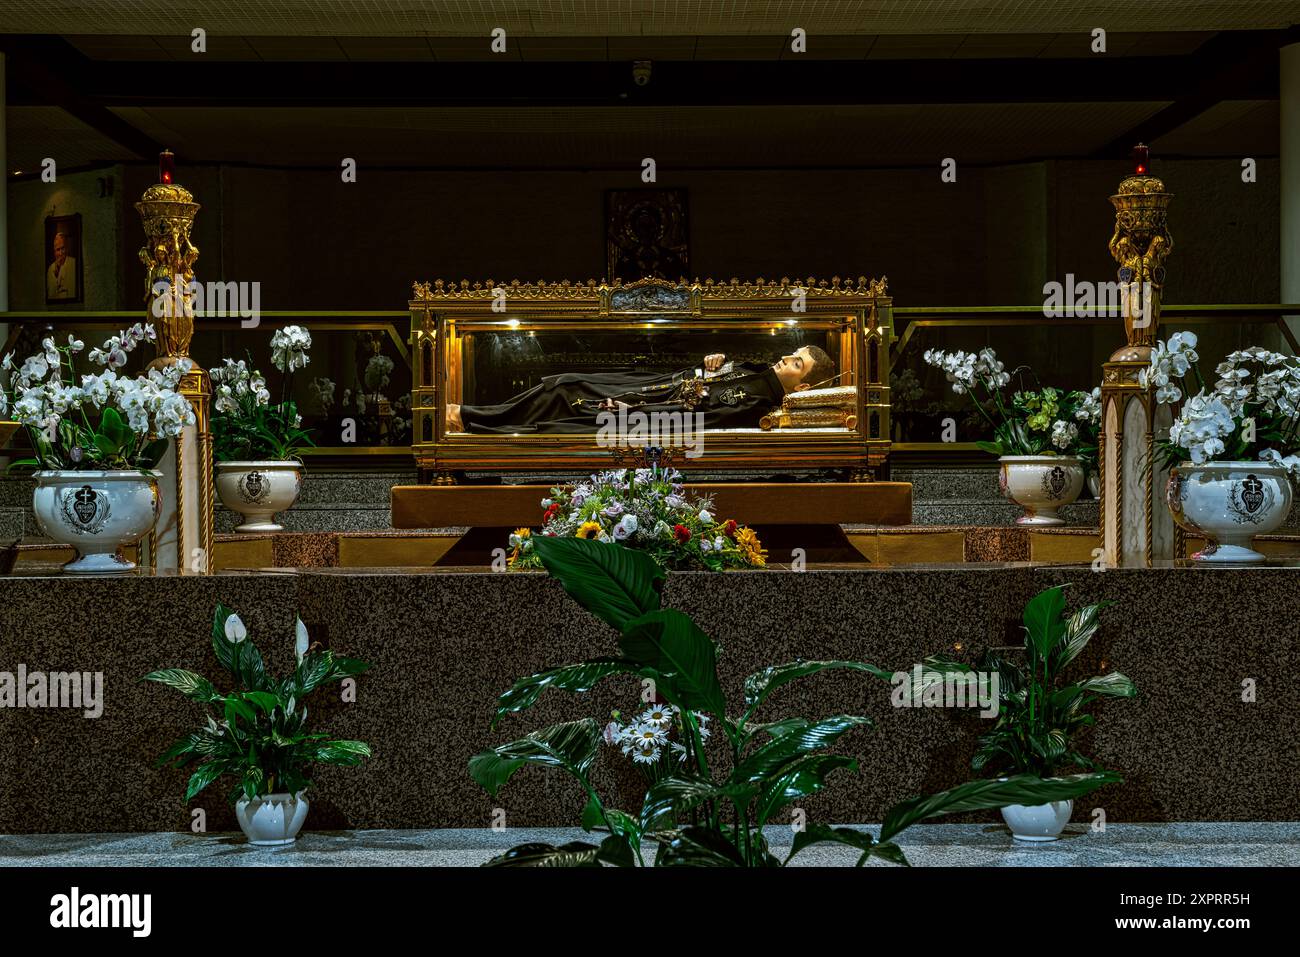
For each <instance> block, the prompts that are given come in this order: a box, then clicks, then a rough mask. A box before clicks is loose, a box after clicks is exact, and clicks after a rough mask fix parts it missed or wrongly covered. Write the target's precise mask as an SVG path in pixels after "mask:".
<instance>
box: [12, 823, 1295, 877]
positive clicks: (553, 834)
mask: <svg viewBox="0 0 1300 957" xmlns="http://www.w3.org/2000/svg"><path fill="white" fill-rule="evenodd" d="M308 823H309V825H310V821H309V822H308ZM866 830H869V831H871V832H872V833H878V831H879V829H878V828H876V827H868V828H866ZM764 834H765V836H766V837H767V839H768V843H769V844H770V845H771V848H772V852H773V853H774V854H776V855H777V856H778V857H779V858H781V859H782V860H784V859H785V857H786V856H787V855H788V854H789V852H790V841H791V838H792V832H791V830H790V828H788V827H782V826H769V827H768V828H766V829H765V831H764ZM598 839H599V835H592V834H586V833H584V832H583V831H581V830H580V829H578V828H509V829H506V830H503V831H493V830H491V829H488V828H449V829H442V830H374V831H334V832H315V831H304V833H303V834H302V835H301V836H300V837H299V838H298V841H297V843H296V844H294V845H292V846H290V847H277V848H262V847H252V846H250V845H249V844H247V843H246V842H245V841H244V838H243V835H242V834H239V833H224V834H189V833H184V834H176V833H153V834H40V835H0V867H70V866H76V867H313V866H315V867H339V866H347V865H358V866H372V867H374V866H378V867H477V866H479V865H481V864H482V863H483V862H485V861H487V860H489V859H490V858H492V857H493V856H494V855H496V854H500V853H501V852H502V851H504V850H507V849H508V848H511V847H514V846H515V845H518V844H524V843H529V842H542V843H548V844H564V843H567V842H569V841H584V842H586V843H598ZM898 843H899V844H901V845H902V847H903V851H904V853H906V854H907V859H908V860H909V861H910V862H911V864H912V866H914V867H954V866H976V867H1067V866H1068V867H1242V866H1253V867H1261V866H1262V867H1296V866H1300V824H1294V823H1277V824H1111V825H1110V826H1109V827H1107V828H1106V830H1105V831H1104V832H1100V833H1098V832H1093V831H1090V830H1089V828H1088V827H1087V825H1085V824H1071V825H1069V827H1068V828H1067V829H1066V832H1065V833H1064V834H1063V835H1062V836H1061V839H1060V840H1058V841H1056V842H1054V843H1051V844H1020V843H1017V842H1015V841H1013V840H1012V838H1011V835H1010V833H1009V832H1008V831H1007V829H1006V828H1005V827H1003V826H1002V825H1000V824H992V823H988V824H918V825H915V826H914V827H911V828H909V829H908V830H907V831H906V832H905V833H904V834H903V835H902V837H901V838H900V839H899V842H898ZM644 856H645V859H646V860H647V862H648V861H650V860H652V859H653V856H652V852H651V851H650V850H645V851H644ZM857 858H858V854H857V852H856V851H854V850H852V849H850V848H846V847H841V846H837V845H833V844H824V845H815V846H813V847H810V848H808V849H806V850H804V851H801V852H800V854H799V856H798V857H796V858H795V859H794V861H793V862H792V865H793V866H803V867H851V866H853V865H854V864H855V863H856V862H857ZM871 863H872V865H873V866H879V867H892V866H894V865H892V864H888V863H885V862H882V861H879V860H873V861H872V862H871Z"/></svg>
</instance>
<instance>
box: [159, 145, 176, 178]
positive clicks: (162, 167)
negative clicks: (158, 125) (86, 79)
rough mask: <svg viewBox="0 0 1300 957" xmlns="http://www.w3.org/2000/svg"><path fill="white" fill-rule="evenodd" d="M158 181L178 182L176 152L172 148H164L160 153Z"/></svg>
mask: <svg viewBox="0 0 1300 957" xmlns="http://www.w3.org/2000/svg"><path fill="white" fill-rule="evenodd" d="M158 182H160V183H174V182H176V154H175V153H173V152H172V151H171V150H163V151H162V152H161V153H159V154H158Z"/></svg>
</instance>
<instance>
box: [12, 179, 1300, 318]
mask: <svg viewBox="0 0 1300 957" xmlns="http://www.w3.org/2000/svg"><path fill="white" fill-rule="evenodd" d="M521 159H524V158H521ZM1126 172H1127V166H1126V164H1125V163H1123V162H1114V161H1048V162H1041V163H1026V164H1019V165H1011V166H1000V167H984V168H979V167H959V169H958V178H957V182H955V183H943V182H941V181H940V177H939V171H938V169H937V167H936V168H935V169H897V170H745V171H736V170H707V169H692V170H684V171H680V172H678V171H673V170H670V169H661V170H660V172H659V182H658V184H657V185H658V186H661V187H684V188H686V189H687V190H688V191H689V194H690V242H691V262H692V272H693V273H694V274H695V275H696V276H699V277H701V278H703V277H712V278H714V279H726V278H731V277H732V276H738V277H741V278H751V279H752V278H755V277H758V276H762V277H764V278H780V277H781V276H791V277H792V278H793V277H796V276H798V277H807V276H809V275H815V276H817V277H819V278H823V277H830V276H833V275H840V276H857V275H859V274H866V275H873V276H879V275H882V274H883V275H887V276H888V277H889V280H890V289H891V291H892V292H893V293H894V295H895V298H896V302H897V303H898V304H899V305H1006V304H1034V303H1038V302H1041V301H1042V285H1043V283H1044V282H1046V281H1048V280H1050V279H1058V280H1063V279H1064V276H1065V274H1066V273H1067V272H1073V273H1074V274H1075V275H1076V276H1077V277H1079V278H1088V279H1093V280H1110V279H1112V278H1113V277H1114V264H1113V263H1112V261H1111V260H1110V257H1109V254H1108V253H1107V251H1106V243H1107V240H1108V239H1109V238H1110V232H1111V228H1112V225H1113V222H1114V216H1113V210H1112V208H1111V206H1110V203H1109V202H1108V201H1107V197H1108V196H1109V195H1110V194H1111V193H1112V192H1114V189H1115V187H1116V184H1117V183H1118V182H1119V180H1120V179H1121V178H1122V177H1123V176H1124V175H1125V174H1126ZM1155 172H1156V173H1157V174H1158V175H1161V176H1163V177H1164V178H1165V180H1166V182H1167V184H1168V186H1169V188H1170V189H1171V190H1172V191H1173V192H1174V193H1175V194H1176V197H1175V199H1174V204H1173V206H1172V208H1171V212H1170V222H1171V228H1172V231H1173V235H1174V242H1175V251H1174V254H1173V256H1172V257H1171V259H1170V262H1169V271H1170V280H1169V286H1168V291H1167V298H1168V299H1169V300H1170V301H1173V302H1180V303H1194V302H1195V303H1217V302H1274V301H1276V300H1277V297H1278V289H1279V284H1278V260H1277V249H1278V185H1277V173H1278V164H1277V161H1276V160H1269V159H1265V160H1261V161H1260V164H1259V181H1258V182H1257V183H1254V184H1243V183H1242V182H1241V178H1240V167H1239V165H1238V161H1237V160H1235V159H1223V160H1219V159H1215V160H1171V161H1166V162H1162V163H1157V164H1156V166H1155ZM105 175H111V176H113V177H114V179H115V191H114V195H113V197H111V198H107V199H101V198H99V197H98V196H97V192H96V180H97V179H98V178H99V177H102V176H105ZM153 180H154V171H153V168H152V167H148V166H145V165H136V166H116V167H111V168H109V169H107V170H98V171H93V172H87V173H78V174H66V175H61V176H60V181H59V183H58V184H57V185H56V184H45V183H41V182H39V181H31V180H28V181H22V182H16V183H11V184H10V185H9V201H10V207H9V209H10V238H9V242H10V289H11V308H12V309H15V310H31V309H34V310H40V309H44V308H45V306H44V302H43V297H42V287H41V284H40V276H41V274H42V271H43V258H42V252H41V250H42V243H43V221H44V217H45V215H48V214H49V210H50V208H52V205H53V206H57V211H58V213H59V214H64V213H67V212H78V211H80V212H82V213H83V220H84V224H85V249H84V250H83V257H84V259H85V262H86V269H87V273H86V277H87V280H86V281H87V303H86V306H85V308H90V309H96V308H98V309H106V308H121V309H130V308H135V307H136V306H139V305H140V303H141V296H142V293H143V287H142V286H141V283H142V282H143V271H142V270H143V267H141V266H140V265H139V263H138V261H137V259H136V252H137V250H138V248H139V240H140V239H141V234H140V231H139V227H138V217H137V215H136V213H135V210H134V208H133V205H132V204H133V203H134V202H135V200H136V199H137V198H138V197H139V195H140V193H141V192H143V190H144V189H145V187H146V186H147V185H149V183H151V182H153ZM179 180H180V182H182V183H183V184H184V185H186V186H187V187H188V188H189V189H191V191H192V192H193V193H194V194H195V199H196V200H197V201H198V202H200V203H201V204H202V205H203V210H202V212H200V214H199V217H198V225H197V229H196V231H195V235H194V241H195V243H196V244H197V245H198V246H199V248H200V250H201V251H202V253H201V255H200V258H199V262H198V275H199V278H200V279H204V280H208V279H213V280H215V279H223V280H236V281H249V282H251V281H258V282H260V283H261V284H262V303H261V305H262V308H263V309H400V308H402V306H403V305H404V303H405V301H406V299H407V297H408V296H409V294H410V285H411V282H412V281H413V280H416V279H419V280H425V279H433V278H444V279H457V280H459V279H462V278H465V279H471V280H485V279H488V278H491V279H494V280H498V281H509V280H511V279H516V278H517V279H521V280H536V279H547V280H559V279H571V280H574V281H578V280H585V279H589V278H599V277H600V276H601V275H603V273H604V259H605V256H604V234H603V215H604V192H605V190H606V189H609V188H637V187H640V186H642V185H643V184H642V183H641V182H640V179H639V170H629V171H628V172H626V173H621V172H609V171H602V172H584V171H576V170H575V171H566V172H546V171H517V172H474V171H436V170H428V171H403V170H378V169H366V168H365V167H364V166H363V167H362V168H361V169H360V171H359V175H358V180H357V182H356V183H350V184H344V183H342V182H341V179H340V176H339V174H338V172H337V171H334V170H302V169H267V168H248V167H212V166H207V167H191V168H182V170H181V171H180V176H179ZM108 262H111V263H112V264H113V268H111V269H109V268H106V267H105V265H104V264H105V263H108ZM33 277H34V278H33ZM624 278H636V277H624Z"/></svg>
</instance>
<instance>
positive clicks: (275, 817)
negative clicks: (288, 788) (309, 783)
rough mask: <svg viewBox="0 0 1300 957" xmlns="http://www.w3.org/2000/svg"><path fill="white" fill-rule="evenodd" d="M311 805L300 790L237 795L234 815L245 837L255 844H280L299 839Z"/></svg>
mask: <svg viewBox="0 0 1300 957" xmlns="http://www.w3.org/2000/svg"><path fill="white" fill-rule="evenodd" d="M310 807H311V805H310V804H309V803H308V801H307V798H306V797H304V796H303V793H302V792H301V791H299V792H298V793H297V794H296V795H294V794H267V795H264V796H262V797H256V798H253V800H251V801H250V800H248V799H247V798H240V799H239V801H238V802H236V804H235V818H236V819H237V820H238V821H239V826H240V828H242V829H243V832H244V835H245V836H246V837H247V838H248V843H249V844H256V845H257V846H258V847H279V846H282V845H284V844H292V843H293V842H294V841H296V840H297V839H298V832H299V831H300V830H302V825H303V822H304V821H306V820H307V811H308V810H309V809H310Z"/></svg>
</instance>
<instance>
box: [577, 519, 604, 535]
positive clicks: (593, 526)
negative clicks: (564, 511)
mask: <svg viewBox="0 0 1300 957" xmlns="http://www.w3.org/2000/svg"><path fill="white" fill-rule="evenodd" d="M573 534H574V536H575V537H577V538H595V537H596V536H597V535H599V534H600V522H583V523H582V524H581V525H579V526H578V530H577V531H576V532H574V533H573Z"/></svg>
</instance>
